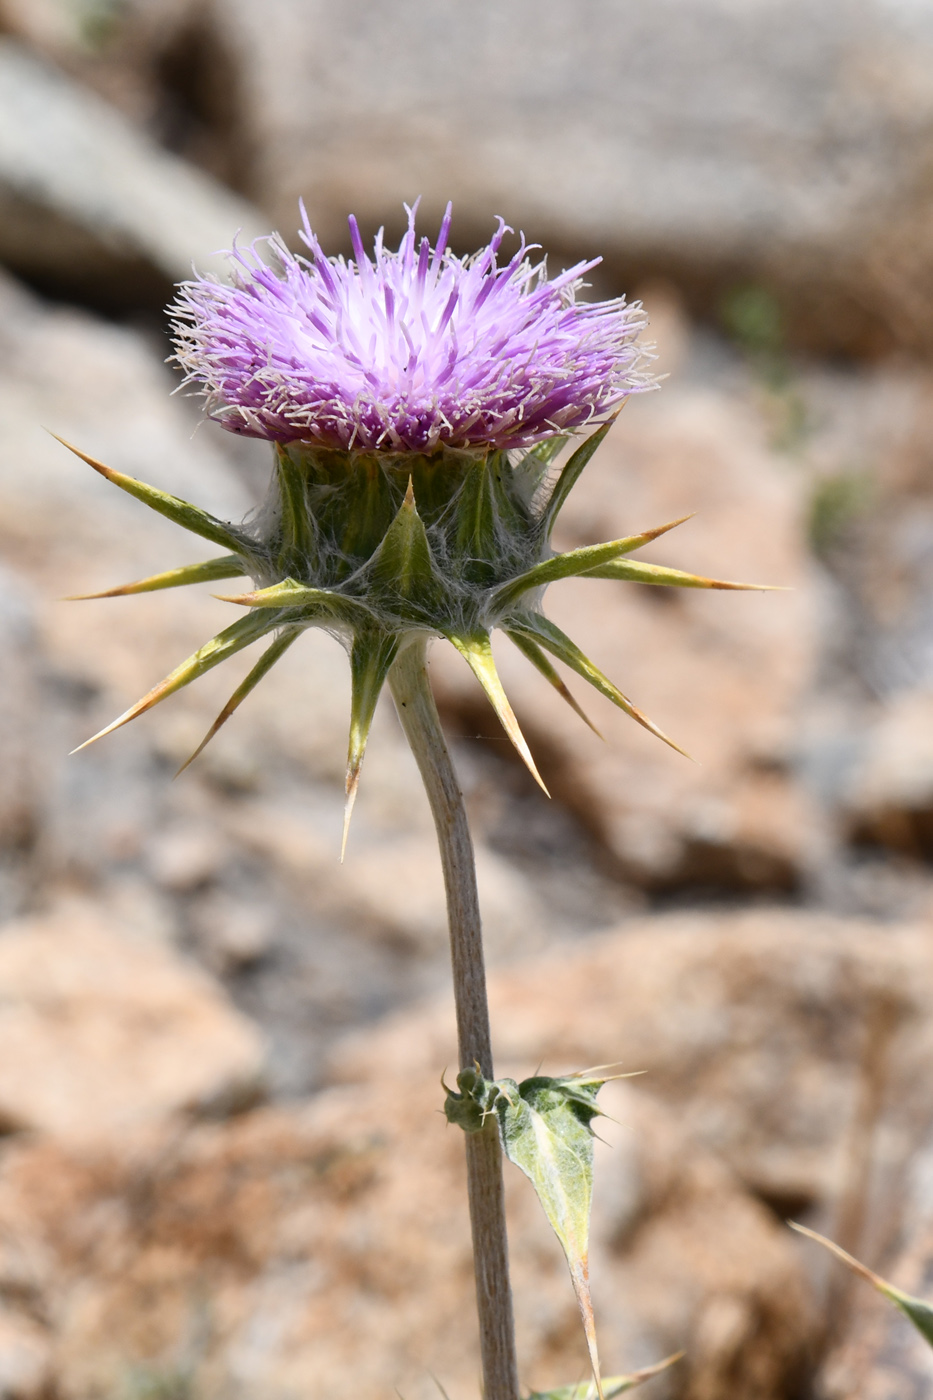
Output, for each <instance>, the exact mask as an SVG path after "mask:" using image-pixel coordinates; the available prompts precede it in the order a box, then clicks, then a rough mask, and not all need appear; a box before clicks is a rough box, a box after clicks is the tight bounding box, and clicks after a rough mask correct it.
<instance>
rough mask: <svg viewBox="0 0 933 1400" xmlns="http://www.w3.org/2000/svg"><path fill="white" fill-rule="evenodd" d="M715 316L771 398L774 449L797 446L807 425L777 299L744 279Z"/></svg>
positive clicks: (805, 409) (729, 293)
mask: <svg viewBox="0 0 933 1400" xmlns="http://www.w3.org/2000/svg"><path fill="white" fill-rule="evenodd" d="M719 319H720V323H721V325H722V327H723V330H724V331H725V332H726V334H727V335H728V336H729V338H730V340H733V341H734V342H735V344H736V345H738V347H739V348H740V349H741V351H742V352H743V354H744V355H745V357H746V359H747V360H748V362H749V364H750V366H751V368H752V370H753V371H754V373H755V376H756V378H757V379H758V381H759V383H760V384H761V386H762V388H763V389H764V390H765V391H766V393H767V394H768V397H769V399H770V401H771V406H772V408H773V410H774V417H775V425H774V429H773V432H772V435H771V445H772V446H773V447H775V448H777V450H778V451H779V452H789V453H793V452H796V451H798V450H799V448H800V447H801V446H802V445H803V443H804V442H805V440H806V438H807V435H808V433H809V430H810V425H809V421H808V415H807V407H806V404H805V403H804V400H803V398H802V396H801V394H800V392H799V390H798V389H797V386H796V382H795V378H794V372H793V367H792V364H791V360H790V356H789V354H788V351H787V338H786V334H785V329H784V317H783V314H782V312H781V307H780V303H779V302H778V300H777V298H776V297H775V296H774V294H773V293H772V292H769V291H768V290H767V288H765V287H762V286H759V285H757V284H755V283H747V284H745V285H742V286H737V287H733V288H731V289H730V290H729V291H728V292H727V293H726V294H725V296H724V297H723V299H722V301H721V302H720V306H719Z"/></svg>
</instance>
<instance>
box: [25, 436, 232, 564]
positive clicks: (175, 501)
mask: <svg viewBox="0 0 933 1400" xmlns="http://www.w3.org/2000/svg"><path fill="white" fill-rule="evenodd" d="M52 437H54V438H55V440H56V441H57V442H60V443H61V445H62V447H67V448H68V451H69V452H73V453H74V454H75V456H76V457H80V458H81V461H82V462H86V463H87V464H88V466H89V467H93V468H94V470H95V471H96V472H100V474H101V476H103V477H106V478H107V480H108V481H112V482H113V484H114V486H119V488H120V490H121V491H126V492H128V494H129V495H131V496H135V497H136V499H137V500H138V501H142V502H143V504H144V505H147V506H149V507H150V509H151V510H154V511H157V512H158V513H159V515H164V516H165V517H166V518H167V519H169V520H173V521H174V522H175V524H176V525H181V526H182V528H183V529H185V530H190V531H191V532H192V534H195V535H201V536H202V538H203V539H205V540H213V542H214V544H219V545H222V546H223V547H224V549H232V550H235V551H236V552H237V553H238V554H245V555H246V556H247V558H248V557H249V556H250V553H251V551H252V550H253V549H254V548H255V543H254V541H253V540H252V539H251V538H250V536H249V535H248V534H247V533H246V531H245V530H241V529H239V528H238V527H237V526H236V525H230V524H227V523H226V522H225V521H223V520H218V519H217V517H216V516H214V515H211V514H210V513H209V512H208V511H206V510H201V508H200V507H199V506H193V505H191V504H190V503H189V502H188V501H183V500H181V499H180V498H179V497H178V496H170V495H169V494H168V492H167V491H159V490H157V488H156V487H155V486H147V485H146V483H145V482H144V481H137V480H136V478H135V477H134V476H125V475H124V473H123V472H118V471H114V469H113V467H105V466H104V464H103V462H98V461H97V460H96V459H95V458H94V457H89V456H88V455H87V453H86V452H82V451H81V449H80V448H79V447H74V446H73V445H72V444H71V443H70V442H66V441H65V439H64V438H63V437H59V436H58V434H57V433H53V434H52Z"/></svg>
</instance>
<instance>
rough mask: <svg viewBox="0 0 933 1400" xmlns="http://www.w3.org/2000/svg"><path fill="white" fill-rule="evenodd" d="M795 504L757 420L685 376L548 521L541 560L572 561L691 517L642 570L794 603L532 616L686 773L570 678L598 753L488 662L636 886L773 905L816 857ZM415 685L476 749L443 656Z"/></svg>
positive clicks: (556, 786)
mask: <svg viewBox="0 0 933 1400" xmlns="http://www.w3.org/2000/svg"><path fill="white" fill-rule="evenodd" d="M803 501H804V490H803V483H802V482H801V480H800V478H799V477H798V476H795V475H794V474H792V473H791V472H790V471H789V470H788V467H787V463H786V461H785V460H784V459H782V458H781V457H780V456H779V455H778V454H777V453H775V452H773V451H771V450H769V448H768V446H767V443H766V442H765V440H764V435H763V431H762V424H761V419H760V417H759V416H758V415H756V414H755V413H754V412H753V410H752V409H751V408H750V406H749V405H748V404H747V403H745V402H743V401H742V399H741V398H740V397H739V396H738V395H736V393H735V392H734V388H733V390H732V392H729V391H728V390H727V389H726V388H725V387H723V388H719V387H717V386H716V385H715V383H712V384H706V385H700V384H698V383H696V382H692V383H691V380H690V378H689V377H687V376H684V377H683V378H682V381H681V383H680V384H679V385H678V386H673V385H671V386H665V387H664V389H663V390H662V393H661V394H660V395H658V396H657V397H655V396H653V395H652V396H650V397H648V398H646V399H643V400H640V401H637V402H633V403H631V404H629V406H628V407H627V408H626V410H625V412H624V413H623V414H622V417H621V418H620V420H619V422H618V424H617V425H616V426H615V428H614V429H613V430H612V433H611V434H610V436H609V438H608V439H607V440H606V442H605V444H604V445H603V446H602V448H601V449H600V451H599V452H598V453H597V454H596V455H595V457H594V458H593V460H592V461H591V463H590V464H589V466H588V467H587V470H586V472H585V473H584V475H583V477H582V478H581V480H580V482H579V483H578V485H577V487H576V488H575V490H574V492H573V494H572V495H571V497H570V500H569V502H568V504H567V506H566V507H565V509H564V512H563V513H562V517H561V522H560V526H559V531H558V532H557V533H556V536H555V541H556V543H557V545H558V547H560V548H572V547H576V546H578V545H582V544H592V543H595V542H597V541H599V540H604V539H613V538H618V537H621V536H623V535H627V534H631V533H633V532H634V531H636V530H641V529H645V528H647V527H649V526H651V525H654V524H657V525H660V524H662V523H664V522H665V521H668V520H671V519H675V518H677V517H678V516H682V515H684V514H686V513H687V512H688V511H696V512H697V518H696V519H695V520H691V521H689V522H688V523H687V524H685V525H682V526H681V527H680V528H679V529H678V530H676V531H674V532H673V533H672V534H670V535H667V536H665V537H664V539H663V540H661V541H658V542H657V543H656V544H655V545H652V546H651V547H650V548H648V549H646V550H644V551H643V552H640V554H639V558H642V557H643V558H645V559H646V560H654V561H658V562H664V563H668V564H673V565H674V566H675V567H678V568H682V569H688V570H690V571H691V572H696V573H700V574H705V575H712V576H714V577H719V578H727V579H728V578H731V579H739V580H747V581H749V582H762V583H772V584H778V585H782V586H784V587H789V588H790V589H792V591H791V592H777V593H771V594H759V593H750V594H749V593H745V594H742V593H721V592H713V593H709V592H702V593H701V592H698V591H696V590H688V589H663V588H653V587H647V586H642V585H632V584H617V583H612V582H605V581H595V580H576V579H575V580H568V581H566V582H563V583H560V584H556V585H554V586H553V587H552V588H551V589H550V590H549V591H548V594H547V598H546V611H547V613H548V615H549V616H550V617H552V618H553V619H554V621H555V622H557V623H558V625H559V626H561V627H563V629H564V630H565V631H566V632H568V633H569V634H570V635H571V636H572V637H573V639H574V641H576V642H577V643H578V645H580V646H581V647H582V648H583V650H584V651H585V652H586V654H587V655H588V656H590V657H591V658H592V660H593V661H595V662H596V664H597V665H598V666H601V667H602V669H603V670H604V671H606V673H607V674H608V675H609V676H610V678H611V679H612V680H614V681H615V682H616V683H617V684H618V685H619V686H620V687H621V689H622V690H623V691H624V692H625V693H626V694H627V695H628V696H630V697H631V698H632V700H633V701H634V702H635V704H636V705H638V706H639V708H641V709H643V710H644V711H645V712H646V713H647V714H648V715H650V717H651V718H652V719H653V720H654V721H655V722H656V723H657V724H659V725H660V726H661V728H662V729H664V730H665V732H666V733H668V734H670V735H671V737H672V738H673V739H675V740H676V742H677V743H679V744H681V745H682V746H683V747H684V748H686V749H687V751H688V752H689V753H690V754H691V755H692V756H693V758H694V759H695V760H696V761H695V762H694V763H691V762H690V761H689V760H688V759H685V758H683V757H682V756H680V755H679V754H677V753H674V752H672V751H671V750H670V749H668V748H667V747H665V746H664V745H663V744H662V743H660V742H659V741H658V740H657V739H655V738H654V737H653V736H652V735H650V734H648V733H646V732H645V731H644V730H643V729H641V728H639V726H638V725H636V724H635V723H634V722H633V721H632V720H631V719H629V718H628V717H627V716H626V715H624V714H622V713H621V712H620V711H617V710H615V709H614V708H613V707H612V706H611V705H610V704H609V703H608V702H607V701H605V700H602V699H601V698H600V697H598V696H597V695H595V693H594V692H592V691H588V688H587V687H586V686H585V685H584V684H583V683H582V682H579V681H577V680H576V678H575V677H570V686H571V689H572V690H573V691H574V693H575V694H576V695H577V696H578V698H579V699H580V701H581V703H582V704H583V707H584V709H586V711H587V713H588V714H589V715H590V716H591V718H592V719H593V722H594V723H595V724H596V725H597V727H598V728H599V730H600V731H601V733H602V734H603V735H604V736H605V740H606V742H605V743H603V742H601V740H600V739H599V738H598V737H597V736H596V735H594V734H593V733H592V732H591V731H590V730H588V729H587V728H586V727H585V726H584V725H582V724H581V723H580V721H579V720H578V719H577V718H576V717H575V716H574V715H573V714H572V713H571V712H570V710H569V709H568V708H567V706H566V705H565V704H564V702H563V700H562V699H561V698H560V696H559V695H558V694H557V693H556V692H555V691H554V690H553V689H552V688H551V687H550V686H549V685H548V684H547V682H546V681H544V680H543V678H542V677H540V676H539V675H538V673H537V672H536V671H534V670H533V669H532V667H531V666H530V665H529V664H528V662H527V661H526V660H525V658H524V657H522V656H520V655H519V654H518V652H517V651H515V650H514V649H513V648H512V647H511V646H510V645H509V644H508V643H505V642H503V643H502V644H501V645H500V646H499V647H498V651H497V655H498V659H499V665H500V670H501V674H502V677H503V681H504V683H505V687H506V690H507V691H508V693H509V695H510V697H511V699H512V703H513V705H514V707H515V710H516V713H517V715H518V718H519V722H520V723H521V725H522V727H523V729H524V730H525V732H526V734H527V736H528V739H529V742H530V743H531V747H532V750H533V751H535V752H536V753H537V754H538V756H539V759H540V763H541V769H542V773H543V775H544V779H545V782H546V783H547V784H548V787H549V788H550V790H551V791H552V792H553V793H554V795H555V796H556V797H557V798H559V799H560V800H561V801H563V802H565V803H566V804H567V805H568V806H570V807H571V808H572V809H573V810H574V811H575V812H576V813H577V814H578V815H579V817H580V818H581V820H582V821H583V822H584V823H585V824H586V825H587V826H588V828H589V829H590V830H591V831H593V832H594V833H595V834H596V835H597V836H598V837H599V838H600V839H601V841H602V842H603V843H604V844H605V846H606V847H608V849H609V850H610V851H611V853H612V855H613V856H614V857H615V858H616V859H617V861H618V862H619V863H620V865H621V867H622V869H623V870H624V872H625V873H626V875H627V876H629V877H630V878H632V879H634V880H636V881H637V882H639V883H641V884H644V885H647V886H649V887H654V888H671V887H676V886H685V885H686V886H702V885H712V886H714V887H719V888H723V887H726V888H730V887H731V888H740V889H742V888H744V889H749V888H766V889H772V890H774V889H784V890H786V889H790V888H793V887H794V886H795V884H797V883H798V882H799V881H800V879H801V878H802V876H803V875H804V873H805V871H806V870H807V868H808V866H809V865H810V864H811V863H813V862H814V861H815V860H816V859H817V858H818V852H819V850H820V849H821V846H822V844H823V842H824V840H825V837H824V835H823V833H822V832H821V830H820V823H819V817H818V813H817V812H816V810H815V809H814V808H813V807H812V806H810V805H809V804H808V800H807V796H806V793H805V792H804V791H802V790H801V789H800V788H799V787H798V786H797V785H796V784H795V781H794V776H793V774H792V772H791V771H790V767H791V763H792V760H793V756H794V727H795V722H796V716H797V712H798V710H799V708H800V706H801V704H802V701H803V698H804V695H805V693H806V691H807V688H808V686H809V683H810V679H811V675H812V671H813V668H814V664H815V640H816V639H815V636H814V631H815V628H814V620H815V619H814V606H813V600H812V594H811V592H810V588H809V573H808V561H807V557H806V553H805V549H804V546H803V541H802V539H801V516H802V512H803ZM432 675H433V677H434V679H435V681H436V683H437V686H438V689H439V692H440V696H441V700H442V703H443V704H444V705H445V707H446V708H447V709H448V710H453V711H458V710H459V711H460V712H461V713H462V714H463V716H464V717H463V721H462V727H463V728H465V729H466V730H467V732H471V733H475V732H476V729H477V728H480V729H481V730H483V729H484V730H485V732H487V733H488V732H492V727H493V726H494V724H495V721H493V720H492V719H491V716H489V714H488V707H487V706H486V704H485V701H484V700H483V698H482V696H481V693H480V691H479V688H478V686H477V685H476V683H475V682H474V680H473V678H472V676H471V675H470V673H469V671H468V670H467V668H466V666H465V665H464V664H463V663H462V662H461V661H460V658H459V657H457V656H455V655H454V654H453V653H451V652H450V650H449V649H448V648H441V647H438V648H435V651H434V653H433V654H432Z"/></svg>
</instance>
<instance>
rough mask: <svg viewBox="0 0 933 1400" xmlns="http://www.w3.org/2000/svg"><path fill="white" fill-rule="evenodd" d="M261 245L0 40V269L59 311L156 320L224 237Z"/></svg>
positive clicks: (162, 158) (248, 229)
mask: <svg viewBox="0 0 933 1400" xmlns="http://www.w3.org/2000/svg"><path fill="white" fill-rule="evenodd" d="M238 232H239V236H240V237H241V238H242V239H243V241H244V242H247V241H249V240H250V239H252V238H255V237H257V236H259V235H260V234H262V233H267V232H268V229H267V228H263V227H262V219H261V217H260V216H259V215H258V214H257V213H256V211H255V210H254V209H252V208H251V207H250V205H248V204H247V203H246V202H245V201H244V200H242V199H238V198H236V197H235V196H234V195H233V194H231V193H230V191H229V190H227V189H224V188H223V187H222V186H221V185H220V184H218V183H216V182H215V181H213V180H212V179H211V178H210V177H209V176H208V175H207V174H205V173H204V172H202V171H199V170H197V169H196V168H195V167H193V166H191V165H188V164H187V163H186V162H184V161H182V160H181V159H179V158H178V157H176V156H173V155H171V154H169V153H168V152H166V151H165V150H163V149H161V148H160V147H159V146H158V145H156V143H155V142H154V141H151V140H149V139H148V138H147V137H146V136H145V135H144V134H143V133H142V132H141V131H139V130H138V129H136V128H135V127H134V126H133V125H132V124H131V123H129V122H127V121H126V119H125V118H124V117H123V116H121V114H120V113H119V112H118V111H117V110H116V109H115V108H113V107H111V106H109V105H108V104H107V103H105V102H104V101H102V100H101V99H100V98H99V97H97V96H96V95H95V94H93V93H92V92H90V91H88V90H87V89H86V88H84V87H83V86H81V85H80V84H78V83H76V82H74V81H73V80H72V79H70V78H68V77H67V76H66V75H65V74H64V73H62V72H60V71H56V70H55V69H54V68H52V67H50V66H47V65H46V64H45V63H43V62H42V61H41V60H39V59H38V58H36V57H35V56H34V55H32V54H30V53H29V52H28V51H27V50H26V49H25V48H23V47H21V46H20V45H18V44H16V43H15V42H14V41H12V40H10V39H3V40H0V260H2V261H3V262H4V263H6V265H7V266H8V267H10V268H11V269H13V270H14V271H15V272H17V273H18V274H19V275H20V276H23V277H26V278H28V279H29V280H30V281H31V282H33V283H34V284H36V285H39V286H41V287H42V288H43V289H44V290H46V291H50V292H53V293H55V294H56V295H59V296H63V297H65V298H66V299H68V300H72V301H74V300H77V301H82V302H89V303H91V304H93V305H96V306H100V307H103V308H106V309H109V310H118V309H126V308H133V307H136V308H138V307H151V308H159V309H161V307H162V306H163V305H164V304H165V302H166V301H167V300H168V299H169V297H170V295H171V285H172V283H173V282H177V281H180V280H182V279H184V278H185V277H189V276H190V275H191V267H192V262H194V263H196V264H197V266H198V268H199V270H201V271H209V270H210V269H211V268H212V267H213V266H216V268H217V269H220V268H221V267H222V265H223V264H222V262H221V261H220V260H215V259H213V256H212V255H213V254H215V253H216V252H217V250H218V249H222V248H229V247H230V245H231V242H232V240H233V238H234V236H235V235H236V234H237V233H238Z"/></svg>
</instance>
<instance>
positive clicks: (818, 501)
mask: <svg viewBox="0 0 933 1400" xmlns="http://www.w3.org/2000/svg"><path fill="white" fill-rule="evenodd" d="M874 488H875V483H874V480H873V478H872V476H871V475H870V473H869V472H867V471H843V472H837V473H836V474H835V475H833V476H827V477H824V478H823V479H822V480H821V481H817V482H816V484H815V485H814V488H813V494H812V496H811V497H810V509H809V519H808V521H807V536H808V539H809V541H810V548H811V549H812V550H813V552H814V554H816V555H817V557H818V558H825V557H826V556H827V555H828V554H830V553H831V552H832V551H833V549H835V548H836V547H837V546H838V545H840V544H841V543H842V542H843V540H844V538H845V535H846V532H847V530H848V529H849V527H850V526H851V525H852V524H853V523H854V522H855V521H856V520H858V519H859V517H860V516H862V515H864V514H865V512H866V511H867V510H868V508H869V507H870V505H871V503H872V500H873V499H874V494H875V490H874Z"/></svg>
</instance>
